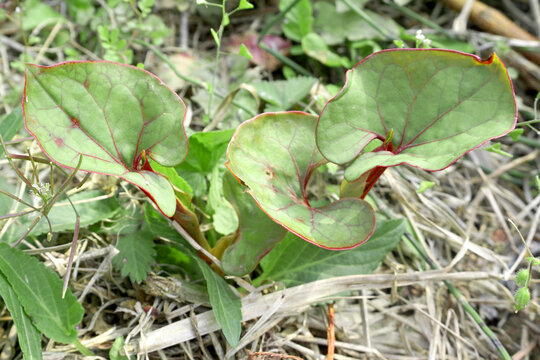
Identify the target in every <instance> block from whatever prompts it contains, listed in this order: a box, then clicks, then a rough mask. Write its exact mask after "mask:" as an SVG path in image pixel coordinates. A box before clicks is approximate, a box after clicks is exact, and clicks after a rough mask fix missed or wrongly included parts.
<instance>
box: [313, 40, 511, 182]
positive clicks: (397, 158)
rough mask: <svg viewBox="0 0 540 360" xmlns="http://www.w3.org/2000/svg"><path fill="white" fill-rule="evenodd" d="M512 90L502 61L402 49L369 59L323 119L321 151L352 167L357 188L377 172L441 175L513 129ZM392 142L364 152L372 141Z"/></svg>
mask: <svg viewBox="0 0 540 360" xmlns="http://www.w3.org/2000/svg"><path fill="white" fill-rule="evenodd" d="M516 118H517V108H516V102H515V98H514V92H513V88H512V83H511V81H510V78H509V77H508V73H507V71H506V69H505V67H504V65H503V64H502V62H501V61H500V60H499V58H498V57H497V56H496V55H492V56H491V57H490V58H489V59H488V60H481V59H480V58H478V57H476V56H474V55H469V54H465V53H460V52H456V51H450V50H433V49H394V50H387V51H381V52H378V53H375V54H373V55H370V56H368V57H367V58H365V59H364V60H362V61H361V62H360V63H358V64H357V65H356V66H355V68H354V69H352V70H349V72H348V73H347V81H346V83H345V86H344V87H343V89H342V90H341V92H340V93H339V94H338V95H337V96H336V97H335V98H333V99H332V100H330V101H329V102H328V104H327V105H326V107H325V109H324V110H323V112H322V113H321V115H320V117H319V122H318V125H317V145H318V147H319V150H320V151H321V153H322V154H323V155H324V157H326V158H327V159H328V160H330V161H332V162H335V163H338V164H345V163H348V162H350V161H352V160H354V159H356V160H354V162H353V163H352V164H350V165H349V167H348V168H347V169H346V171H345V178H346V179H347V180H349V181H353V180H355V179H357V178H359V177H360V176H361V175H362V174H364V173H366V172H367V171H369V170H371V169H373V168H374V167H376V166H382V167H390V166H396V165H400V164H403V163H406V164H409V165H412V166H416V167H420V168H423V169H426V170H431V171H435V170H441V169H444V168H446V167H448V166H450V165H451V164H452V163H454V162H455V161H456V160H458V159H459V158H460V157H462V156H463V155H464V154H466V153H467V152H469V151H470V150H472V149H474V148H476V147H478V146H480V145H481V144H483V143H485V142H487V141H488V140H490V139H493V138H496V137H500V136H502V135H504V134H506V133H508V132H509V131H510V130H512V129H513V127H514V126H515V123H516ZM374 139H378V140H379V141H383V142H384V143H383V144H382V145H381V146H380V147H378V148H377V149H376V150H375V151H373V152H362V150H363V149H364V148H365V147H366V145H368V144H369V143H370V142H371V141H372V140H374Z"/></svg>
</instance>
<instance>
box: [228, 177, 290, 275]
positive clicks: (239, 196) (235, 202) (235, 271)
mask: <svg viewBox="0 0 540 360" xmlns="http://www.w3.org/2000/svg"><path fill="white" fill-rule="evenodd" d="M223 192H224V194H225V197H226V198H227V200H229V202H230V203H231V204H232V206H233V207H234V209H235V210H236V212H237V214H238V218H239V220H240V224H239V227H238V230H237V231H236V233H235V234H234V242H233V243H232V244H231V245H229V246H228V247H227V249H226V250H225V252H224V253H223V255H222V257H221V266H222V268H223V271H224V272H225V273H226V274H229V275H236V276H244V275H246V274H249V273H250V272H252V271H253V270H254V269H255V267H256V266H257V264H258V263H259V260H260V259H261V258H262V257H263V256H264V255H266V254H267V253H268V252H269V251H270V250H271V249H272V248H273V247H274V246H275V245H276V244H277V243H278V242H280V241H281V240H282V239H283V237H284V236H285V235H286V234H287V230H286V229H285V228H284V227H282V226H280V225H279V224H277V223H276V222H274V221H272V219H270V218H269V217H268V215H266V214H265V213H264V212H262V211H261V209H260V208H259V207H258V206H257V203H256V202H255V201H253V198H252V197H251V196H249V195H248V194H246V193H245V192H244V187H243V186H241V185H240V184H239V183H238V181H237V180H236V179H235V177H234V176H233V175H232V174H230V173H229V174H225V177H224V178H223ZM235 230H236V229H235Z"/></svg>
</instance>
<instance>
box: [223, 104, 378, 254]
mask: <svg viewBox="0 0 540 360" xmlns="http://www.w3.org/2000/svg"><path fill="white" fill-rule="evenodd" d="M316 120H317V118H316V117H315V116H313V115H309V114H306V113H302V112H284V113H268V114H262V115H260V116H257V117H255V118H253V119H251V120H248V121H246V122H244V123H243V124H242V125H240V127H238V129H237V130H236V133H235V135H234V136H233V138H232V140H231V143H230V144H229V149H228V152H227V156H228V159H229V162H228V163H227V166H228V168H229V169H230V170H231V171H232V172H233V174H235V176H236V177H237V178H239V179H240V180H242V181H243V182H244V183H245V184H246V185H247V186H248V187H249V191H248V192H249V193H250V194H251V195H252V196H253V198H254V199H255V201H256V202H257V204H258V205H259V207H260V208H261V209H262V210H263V211H264V212H266V214H267V215H269V216H270V217H271V218H272V219H274V221H276V222H278V223H279V224H281V225H282V226H284V227H285V228H287V229H288V230H290V231H291V232H293V233H295V234H297V235H298V236H300V237H302V238H303V239H305V240H307V241H309V242H312V243H314V244H315V245H318V246H321V247H325V248H330V249H345V248H351V247H354V246H357V245H359V244H361V243H362V242H364V241H365V240H366V239H367V238H368V237H369V236H370V235H371V233H372V231H373V228H374V226H375V217H374V212H373V209H372V208H371V206H370V205H369V204H368V203H367V202H365V201H363V200H361V199H352V198H348V199H341V200H338V201H335V202H333V203H331V204H329V205H325V206H322V207H312V206H311V205H310V203H309V201H308V194H307V185H308V181H309V178H310V176H311V174H312V172H313V171H314V170H315V169H316V168H317V167H318V166H319V165H321V164H323V163H324V162H325V160H324V159H323V157H322V156H321V154H320V153H319V151H318V150H317V147H316V145H315V137H314V133H315V125H316Z"/></svg>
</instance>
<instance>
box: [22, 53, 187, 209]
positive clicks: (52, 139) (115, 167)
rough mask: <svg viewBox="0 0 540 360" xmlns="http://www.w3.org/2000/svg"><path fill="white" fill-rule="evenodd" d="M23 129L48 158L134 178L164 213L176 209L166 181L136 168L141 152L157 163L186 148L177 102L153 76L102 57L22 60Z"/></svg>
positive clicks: (170, 161)
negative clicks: (44, 62) (45, 62)
mask: <svg viewBox="0 0 540 360" xmlns="http://www.w3.org/2000/svg"><path fill="white" fill-rule="evenodd" d="M23 114H24V119H25V125H26V129H27V130H28V131H29V132H30V133H31V134H32V135H33V136H34V137H35V138H36V140H37V141H38V143H39V145H40V146H41V148H42V149H43V151H44V152H45V154H47V156H49V157H50V158H51V159H52V160H53V161H54V162H56V163H58V164H59V165H62V166H64V167H68V168H75V167H76V165H77V162H78V160H79V157H80V155H82V156H83V160H82V164H81V167H80V170H83V171H88V172H96V173H102V174H107V175H113V176H117V177H120V178H123V179H125V180H127V181H129V182H131V183H132V184H135V185H137V186H138V187H139V188H141V189H142V190H143V191H144V192H145V193H146V194H148V195H149V196H150V197H151V198H152V199H153V200H154V201H155V203H156V204H157V206H158V207H159V208H160V210H161V211H162V212H163V213H164V214H165V215H167V216H172V215H173V214H174V211H175V209H176V200H175V197H174V191H173V188H172V186H171V185H170V183H169V181H168V180H167V179H166V178H165V177H163V176H162V175H161V174H158V173H156V172H154V171H152V170H151V168H150V167H149V166H147V167H144V168H143V167H142V163H143V153H145V155H146V156H147V157H149V158H151V159H153V160H155V161H156V162H157V163H159V164H161V165H164V166H174V165H177V164H179V163H180V162H182V160H183V159H184V158H185V156H186V154H187V137H186V134H185V131H184V127H183V118H184V115H185V105H184V103H183V102H182V100H181V99H180V98H179V97H178V95H176V93H174V92H173V91H172V90H170V89H169V88H168V87H167V86H166V85H164V84H163V83H162V82H161V81H160V80H159V79H158V78H157V77H155V76H154V75H152V74H150V73H149V72H147V71H144V70H142V69H139V68H136V67H133V66H127V65H121V64H116V63H111V62H105V61H85V62H66V63H62V64H58V65H54V66H50V67H43V66H36V65H30V64H28V65H27V66H26V83H25V89H24V98H23Z"/></svg>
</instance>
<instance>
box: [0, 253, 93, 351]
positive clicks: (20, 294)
mask: <svg viewBox="0 0 540 360" xmlns="http://www.w3.org/2000/svg"><path fill="white" fill-rule="evenodd" d="M0 272H1V273H2V274H3V275H4V276H5V278H6V280H7V281H8V283H9V284H10V285H11V288H12V289H13V291H14V292H15V294H16V295H17V298H18V299H19V301H20V303H21V304H22V306H23V308H24V311H25V312H26V313H27V314H28V316H30V317H31V318H32V320H33V322H34V325H35V326H36V328H37V329H39V330H40V331H41V332H42V333H43V334H45V336H47V337H49V338H50V339H53V340H55V341H57V342H61V343H64V344H70V343H72V342H74V341H75V340H77V331H76V330H75V325H77V324H78V323H79V322H80V321H81V320H82V317H83V315H84V309H83V307H82V306H81V304H79V303H78V302H77V299H76V298H75V296H74V295H73V294H72V293H71V290H69V288H68V290H67V292H66V295H65V297H64V298H63V299H62V281H61V280H60V279H59V278H58V276H57V275H56V274H55V273H54V272H53V271H52V270H51V269H49V268H47V267H46V266H45V265H43V264H42V263H41V262H39V261H38V260H37V259H36V258H33V257H31V256H28V255H26V254H24V253H23V252H22V251H20V250H18V249H15V248H12V247H10V246H9V245H7V244H0Z"/></svg>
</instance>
